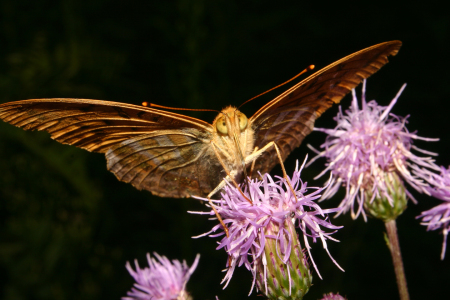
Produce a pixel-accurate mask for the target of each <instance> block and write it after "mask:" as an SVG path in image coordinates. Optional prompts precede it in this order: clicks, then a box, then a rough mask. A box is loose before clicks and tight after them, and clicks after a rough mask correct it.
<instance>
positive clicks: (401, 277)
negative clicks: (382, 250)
mask: <svg viewBox="0 0 450 300" xmlns="http://www.w3.org/2000/svg"><path fill="white" fill-rule="evenodd" d="M384 225H385V226H386V231H387V235H388V239H389V244H388V247H389V250H390V251H391V255H392V262H393V263H394V270H395V276H396V277H397V286H398V292H399V293H400V299H401V300H409V293H408V287H407V286H406V276H405V270H404V268H403V261H402V255H401V253H400V243H399V241H398V235H397V225H396V223H395V220H390V221H387V222H385V223H384Z"/></svg>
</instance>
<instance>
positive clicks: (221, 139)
mask: <svg viewBox="0 0 450 300" xmlns="http://www.w3.org/2000/svg"><path fill="white" fill-rule="evenodd" d="M213 127H214V138H213V140H212V142H213V143H214V146H215V148H216V149H217V152H218V154H219V155H220V158H221V159H222V162H223V163H224V164H225V166H226V168H227V169H228V171H229V172H230V173H231V175H232V176H233V177H236V175H237V174H240V173H241V172H242V171H243V169H244V168H245V158H246V157H247V156H248V155H250V154H251V153H252V151H253V147H254V143H255V141H254V131H253V129H252V128H251V124H250V123H249V121H248V119H247V117H246V116H245V115H244V114H243V113H242V112H240V111H239V110H238V109H237V108H236V107H233V106H228V107H226V108H224V109H223V110H222V111H221V113H220V114H219V115H217V117H216V118H215V119H214V122H213Z"/></svg>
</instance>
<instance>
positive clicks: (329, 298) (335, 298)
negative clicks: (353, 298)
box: [320, 293, 347, 300]
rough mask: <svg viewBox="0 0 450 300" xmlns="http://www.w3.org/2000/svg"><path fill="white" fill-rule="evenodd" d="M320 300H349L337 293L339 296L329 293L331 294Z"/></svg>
mask: <svg viewBox="0 0 450 300" xmlns="http://www.w3.org/2000/svg"><path fill="white" fill-rule="evenodd" d="M320 300H347V298H345V297H343V296H341V295H339V293H337V294H333V293H329V294H324V295H323V298H322V299H320Z"/></svg>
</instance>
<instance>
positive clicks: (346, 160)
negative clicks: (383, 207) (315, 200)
mask: <svg viewBox="0 0 450 300" xmlns="http://www.w3.org/2000/svg"><path fill="white" fill-rule="evenodd" d="M405 86H406V85H403V86H402V88H401V89H400V91H399V92H398V93H397V95H396V96H395V97H394V99H393V100H392V101H391V103H390V104H389V105H388V106H380V105H378V104H377V103H376V102H375V100H372V101H370V102H369V103H366V100H365V87H366V82H365V81H364V82H363V88H362V107H361V108H359V106H358V99H357V97H356V94H355V90H352V96H353V100H352V104H351V107H350V108H349V109H348V110H347V111H345V114H344V113H343V112H342V108H341V107H339V113H338V115H337V116H336V117H335V120H336V122H337V126H336V128H334V129H323V128H315V130H317V131H322V132H324V133H326V134H328V136H327V138H326V141H325V143H324V144H322V145H321V146H320V147H321V148H323V149H324V150H323V151H322V152H319V151H317V150H315V149H313V148H312V147H310V148H311V149H312V150H314V151H315V152H316V153H317V156H316V157H315V158H314V159H313V160H312V161H310V162H309V164H311V163H312V162H313V161H314V160H316V159H317V158H319V157H325V158H326V159H327V161H328V162H327V164H326V166H327V167H326V169H325V170H324V171H323V172H322V173H321V174H319V176H318V177H320V176H322V175H323V174H324V173H326V172H327V171H329V170H330V171H331V173H332V174H333V179H332V182H331V184H330V187H329V189H328V190H327V191H326V192H325V194H324V195H323V199H329V198H331V197H332V196H333V195H334V194H335V193H336V192H337V190H338V189H339V187H341V186H345V188H346V195H345V197H344V199H343V200H342V202H341V203H340V205H339V208H341V211H340V212H339V213H338V215H339V214H340V213H345V212H347V211H349V210H350V211H351V216H352V218H357V217H358V216H359V215H360V214H362V215H363V217H364V219H366V213H365V211H364V205H365V204H367V203H372V202H373V201H374V199H376V198H377V199H386V200H387V202H386V203H388V205H390V206H394V204H395V203H394V202H395V201H394V199H395V198H403V199H404V202H405V207H406V196H407V197H408V198H410V199H411V200H413V201H415V200H414V198H413V196H412V195H411V194H410V193H409V192H408V191H407V190H406V188H405V186H404V183H403V182H404V181H405V182H407V183H408V184H409V185H410V186H411V187H413V188H414V189H416V190H417V191H419V192H426V189H427V187H428V184H427V183H426V182H424V180H423V179H422V178H421V177H422V175H423V173H422V172H421V169H422V168H429V169H434V170H436V169H438V167H437V166H436V165H435V164H434V160H433V159H432V158H431V157H421V156H418V155H416V154H414V153H413V152H412V151H411V150H416V151H418V152H421V153H423V154H426V155H436V154H434V153H431V152H428V151H425V150H422V149H419V148H417V147H415V146H414V145H413V141H414V140H424V141H436V140H438V139H431V138H423V137H419V136H417V135H416V134H415V132H409V131H408V129H407V128H406V126H405V125H406V123H407V118H408V117H405V118H402V117H399V116H396V115H394V114H392V113H391V109H392V107H393V106H394V104H395V103H396V102H397V99H398V97H399V96H400V94H401V93H402V91H403V89H404V88H405ZM419 167H422V168H419ZM413 170H415V175H413V174H412V171H413ZM400 213H401V212H400Z"/></svg>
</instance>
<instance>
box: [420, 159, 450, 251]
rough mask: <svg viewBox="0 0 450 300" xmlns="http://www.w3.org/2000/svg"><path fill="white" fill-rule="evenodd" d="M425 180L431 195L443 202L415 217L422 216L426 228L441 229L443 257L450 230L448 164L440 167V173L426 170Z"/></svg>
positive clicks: (449, 172)
mask: <svg viewBox="0 0 450 300" xmlns="http://www.w3.org/2000/svg"><path fill="white" fill-rule="evenodd" d="M427 174H428V177H427V181H428V182H429V183H430V185H431V186H430V187H429V188H428V191H429V193H430V195H431V196H433V197H436V198H438V199H440V200H443V201H444V203H442V204H439V205H437V206H435V207H433V208H432V209H430V210H427V211H424V212H422V214H420V216H418V217H417V218H422V223H421V224H422V225H425V226H427V230H428V231H430V230H438V229H442V234H443V236H444V240H443V242H442V252H441V259H444V257H445V250H446V246H447V235H448V231H449V230H450V166H449V168H448V169H446V168H444V167H441V174H440V175H438V174H435V173H432V172H429V171H428V172H427Z"/></svg>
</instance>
